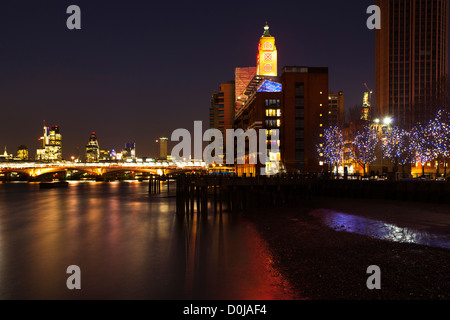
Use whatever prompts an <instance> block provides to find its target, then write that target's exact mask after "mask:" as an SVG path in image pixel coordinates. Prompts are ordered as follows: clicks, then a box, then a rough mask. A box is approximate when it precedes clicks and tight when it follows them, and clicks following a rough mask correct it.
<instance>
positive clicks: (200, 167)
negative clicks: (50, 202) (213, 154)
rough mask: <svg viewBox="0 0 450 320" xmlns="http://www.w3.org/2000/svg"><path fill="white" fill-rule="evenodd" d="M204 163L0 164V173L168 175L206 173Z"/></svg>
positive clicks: (36, 175) (31, 175) (30, 174)
mask: <svg viewBox="0 0 450 320" xmlns="http://www.w3.org/2000/svg"><path fill="white" fill-rule="evenodd" d="M207 169H208V166H207V165H206V163H205V162H196V161H195V162H194V161H193V162H169V161H161V162H99V163H81V162H48V163H45V162H13V161H12V162H0V173H4V174H8V173H13V172H16V173H21V174H27V175H29V176H30V177H33V178H34V177H39V176H41V175H44V174H47V173H56V172H65V171H66V172H67V171H82V172H86V173H89V174H93V175H97V176H103V175H105V174H110V173H116V172H126V171H133V172H142V173H149V174H154V175H170V174H176V173H182V172H191V171H194V172H206V171H207Z"/></svg>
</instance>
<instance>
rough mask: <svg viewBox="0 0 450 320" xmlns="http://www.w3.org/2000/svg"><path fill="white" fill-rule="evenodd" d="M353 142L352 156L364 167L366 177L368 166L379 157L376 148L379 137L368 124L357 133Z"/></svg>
mask: <svg viewBox="0 0 450 320" xmlns="http://www.w3.org/2000/svg"><path fill="white" fill-rule="evenodd" d="M352 144H353V152H352V158H353V160H354V161H355V162H356V163H358V164H359V165H360V166H361V167H362V168H363V171H364V177H365V176H366V168H367V166H368V165H370V164H371V163H372V162H374V161H375V160H376V159H377V157H376V155H375V148H376V146H377V144H378V137H377V134H376V131H375V129H373V128H371V127H370V126H368V125H366V126H364V128H363V129H362V130H360V131H359V132H358V133H357V134H356V136H355V137H354V139H353V141H352Z"/></svg>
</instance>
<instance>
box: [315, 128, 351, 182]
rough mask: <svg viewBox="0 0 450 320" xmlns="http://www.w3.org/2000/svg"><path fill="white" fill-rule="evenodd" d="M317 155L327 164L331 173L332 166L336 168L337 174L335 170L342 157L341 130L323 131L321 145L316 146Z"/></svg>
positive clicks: (342, 141)
mask: <svg viewBox="0 0 450 320" xmlns="http://www.w3.org/2000/svg"><path fill="white" fill-rule="evenodd" d="M317 153H318V154H319V157H320V159H321V160H324V162H325V163H327V164H328V167H329V171H330V172H332V171H333V166H336V173H337V168H338V167H339V165H340V164H341V163H342V162H343V157H344V138H343V135H342V131H341V129H339V128H338V127H330V128H328V129H325V131H324V134H323V139H322V143H321V144H320V145H318V146H317ZM336 175H337V174H336Z"/></svg>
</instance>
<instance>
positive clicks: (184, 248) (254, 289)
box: [0, 182, 295, 300]
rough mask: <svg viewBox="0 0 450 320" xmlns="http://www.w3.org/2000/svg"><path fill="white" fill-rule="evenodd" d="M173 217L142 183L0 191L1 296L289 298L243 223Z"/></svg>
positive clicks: (165, 200) (166, 200)
mask: <svg viewBox="0 0 450 320" xmlns="http://www.w3.org/2000/svg"><path fill="white" fill-rule="evenodd" d="M164 189H165V188H163V190H164ZM174 212H175V199H174V198H172V197H167V194H161V195H160V196H155V197H150V196H149V195H148V184H146V183H119V182H113V183H71V184H70V186H69V188H65V189H46V190H40V189H39V185H38V184H20V185H19V184H17V185H16V184H14V185H13V184H0V299H154V300H162V299H227V300H234V299H236V300H270V299H280V300H284V299H294V298H295V295H294V294H293V293H292V291H290V286H289V285H288V284H287V282H286V281H285V280H284V279H283V278H282V277H281V276H280V275H279V274H277V273H276V272H275V271H274V269H273V268H272V264H271V256H270V254H269V251H268V250H267V247H266V243H265V242H264V241H263V240H262V239H261V238H260V236H259V234H258V232H257V231H256V229H255V227H254V226H253V225H252V224H251V223H250V222H248V221H246V220H244V219H242V218H241V217H239V216H232V215H228V214H222V215H220V214H214V213H212V212H211V210H210V214H209V216H208V218H207V219H200V218H197V215H193V216H189V217H177V215H176V214H175V213H174ZM70 265H78V266H79V267H80V268H81V273H82V274H81V287H82V290H81V291H69V290H68V289H67V287H66V280H67V277H68V276H69V275H68V274H66V269H67V267H68V266H70Z"/></svg>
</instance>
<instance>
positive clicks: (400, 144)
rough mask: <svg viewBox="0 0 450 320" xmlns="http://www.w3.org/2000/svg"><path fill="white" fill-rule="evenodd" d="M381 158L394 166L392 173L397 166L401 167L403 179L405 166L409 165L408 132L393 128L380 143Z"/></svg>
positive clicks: (409, 142) (409, 147)
mask: <svg viewBox="0 0 450 320" xmlns="http://www.w3.org/2000/svg"><path fill="white" fill-rule="evenodd" d="M382 150H383V157H384V158H387V159H389V160H390V161H391V162H392V163H393V164H394V173H395V172H397V170H398V166H399V165H401V166H402V174H403V177H405V166H406V165H407V164H409V163H411V160H412V159H411V157H412V153H411V141H410V134H409V132H408V131H406V130H403V129H400V128H397V127H395V128H393V129H392V131H391V132H390V133H389V134H388V135H387V136H386V137H385V138H384V139H383V143H382Z"/></svg>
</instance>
